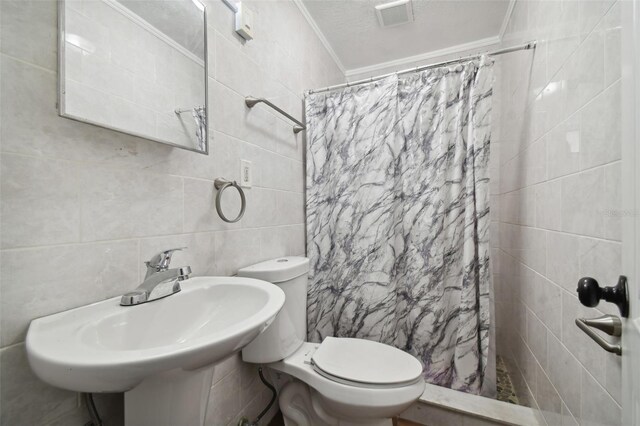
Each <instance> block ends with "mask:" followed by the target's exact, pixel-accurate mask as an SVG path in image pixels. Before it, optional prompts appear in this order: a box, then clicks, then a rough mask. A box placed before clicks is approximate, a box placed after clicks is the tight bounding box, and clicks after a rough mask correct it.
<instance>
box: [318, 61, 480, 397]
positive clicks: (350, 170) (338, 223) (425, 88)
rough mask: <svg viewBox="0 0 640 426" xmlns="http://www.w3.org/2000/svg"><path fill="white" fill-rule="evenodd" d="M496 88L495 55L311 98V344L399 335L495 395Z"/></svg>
mask: <svg viewBox="0 0 640 426" xmlns="http://www.w3.org/2000/svg"><path fill="white" fill-rule="evenodd" d="M491 95H492V62H491V61H489V60H487V59H486V58H483V59H481V60H479V61H472V62H468V63H464V64H460V65H458V66H455V67H451V68H438V69H431V70H426V71H423V72H420V73H416V74H412V75H410V76H409V77H404V78H399V77H398V76H392V77H388V78H386V79H384V80H379V81H376V82H373V83H370V84H367V85H360V86H354V87H351V88H346V89H344V90H342V91H334V92H328V93H327V92H325V93H319V94H312V95H309V96H308V97H307V99H306V119H307V206H306V208H307V254H308V256H309V258H310V259H311V273H310V286H309V297H308V321H309V324H308V330H309V338H310V339H311V340H312V341H321V340H322V339H323V338H324V337H326V336H338V337H359V338H366V339H371V340H376V341H380V342H383V343H387V344H390V345H394V346H396V347H398V348H400V349H403V350H405V351H407V352H409V353H411V354H413V355H415V356H416V357H418V358H419V359H420V360H421V361H422V363H423V365H424V375H425V379H426V380H427V381H428V382H431V383H434V384H438V385H442V386H446V387H450V388H453V389H456V390H461V391H466V392H471V393H480V392H481V391H484V389H483V387H486V386H487V383H488V382H489V381H488V380H485V370H486V366H487V363H488V352H489V331H490V310H491V302H490V293H491V278H490V271H489V174H488V173H489V170H488V162H489V142H490V115H491V114H490V112H491Z"/></svg>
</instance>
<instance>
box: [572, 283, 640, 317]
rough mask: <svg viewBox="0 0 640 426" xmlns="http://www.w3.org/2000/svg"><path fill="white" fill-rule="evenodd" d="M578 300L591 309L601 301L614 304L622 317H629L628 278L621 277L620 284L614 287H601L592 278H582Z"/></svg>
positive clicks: (579, 284)
mask: <svg viewBox="0 0 640 426" xmlns="http://www.w3.org/2000/svg"><path fill="white" fill-rule="evenodd" d="M577 291H578V299H580V303H582V304H583V305H584V306H588V307H589V308H593V307H595V306H598V303H599V302H600V300H605V301H606V302H610V303H613V304H615V305H617V306H618V309H619V310H620V315H621V316H623V317H625V318H626V317H628V316H629V297H628V294H627V277H625V276H624V275H620V278H618V284H616V285H615V286H614V287H604V288H603V287H600V286H599V285H598V281H596V280H595V279H593V278H591V277H584V278H580V281H578V289H577Z"/></svg>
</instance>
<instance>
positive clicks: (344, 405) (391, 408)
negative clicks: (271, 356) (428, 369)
mask: <svg viewBox="0 0 640 426" xmlns="http://www.w3.org/2000/svg"><path fill="white" fill-rule="evenodd" d="M319 346H320V344H318V343H303V344H302V345H301V346H300V348H298V350H296V351H295V352H294V353H293V354H291V355H290V356H288V357H287V358H285V359H283V360H282V361H279V362H275V363H271V364H268V367H270V368H272V369H274V370H276V371H280V372H283V373H286V374H289V375H291V376H293V377H294V378H296V379H298V380H300V381H302V382H304V383H306V384H307V385H308V386H309V387H311V388H312V389H313V390H314V391H315V392H317V393H318V394H319V395H320V396H321V397H322V400H323V401H324V405H325V406H327V407H328V408H327V410H328V411H329V412H332V413H338V414H341V415H342V416H350V415H351V414H352V413H353V411H352V410H354V409H355V410H357V412H358V413H359V415H361V416H363V415H364V416H366V417H369V418H385V417H391V416H393V415H395V414H397V413H399V412H401V411H403V410H404V409H406V408H407V407H408V406H409V405H411V404H412V403H413V402H414V401H416V400H417V399H418V398H419V397H420V395H422V392H423V391H424V388H425V382H424V380H423V379H422V377H420V378H419V379H418V380H416V381H414V382H413V383H408V384H395V385H366V384H365V385H363V384H362V383H349V382H346V381H344V380H343V381H342V382H339V381H336V380H333V379H331V378H328V377H326V376H325V375H322V374H320V373H318V372H317V371H316V370H315V369H314V368H313V366H312V362H311V357H312V356H313V354H314V352H315V351H316V350H317V349H318V347H319Z"/></svg>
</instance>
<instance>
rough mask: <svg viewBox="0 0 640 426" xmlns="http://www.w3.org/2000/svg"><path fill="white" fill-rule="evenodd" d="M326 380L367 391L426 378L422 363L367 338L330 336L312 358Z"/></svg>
mask: <svg viewBox="0 0 640 426" xmlns="http://www.w3.org/2000/svg"><path fill="white" fill-rule="evenodd" d="M311 364H312V366H313V369H314V370H315V371H316V372H317V373H318V374H321V375H323V376H325V377H326V378H328V379H330V380H333V381H336V382H339V383H342V384H346V385H350V386H360V387H367V388H394V387H401V386H408V385H411V384H413V383H415V382H416V381H419V380H423V379H422V364H420V362H419V361H418V360H417V359H416V358H414V357H413V356H411V355H409V354H408V353H406V352H404V351H401V350H400V349H397V348H394V347H392V346H389V345H385V344H382V343H378V342H374V341H371V340H365V339H352V338H336V337H327V338H325V339H324V340H323V342H322V343H321V344H320V346H319V347H318V349H317V350H316V351H315V352H314V353H313V355H312V357H311Z"/></svg>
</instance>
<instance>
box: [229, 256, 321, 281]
mask: <svg viewBox="0 0 640 426" xmlns="http://www.w3.org/2000/svg"><path fill="white" fill-rule="evenodd" d="M307 272H309V259H307V258H306V257H299V256H289V257H279V258H277V259H272V260H267V261H264V262H260V263H256V264H255V265H251V266H247V267H246V268H242V269H240V270H238V276H239V277H247V278H256V279H259V280H265V281H269V282H271V283H280V282H283V281H288V280H292V279H294V278H297V277H299V276H301V275H304V274H306V273H307Z"/></svg>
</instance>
